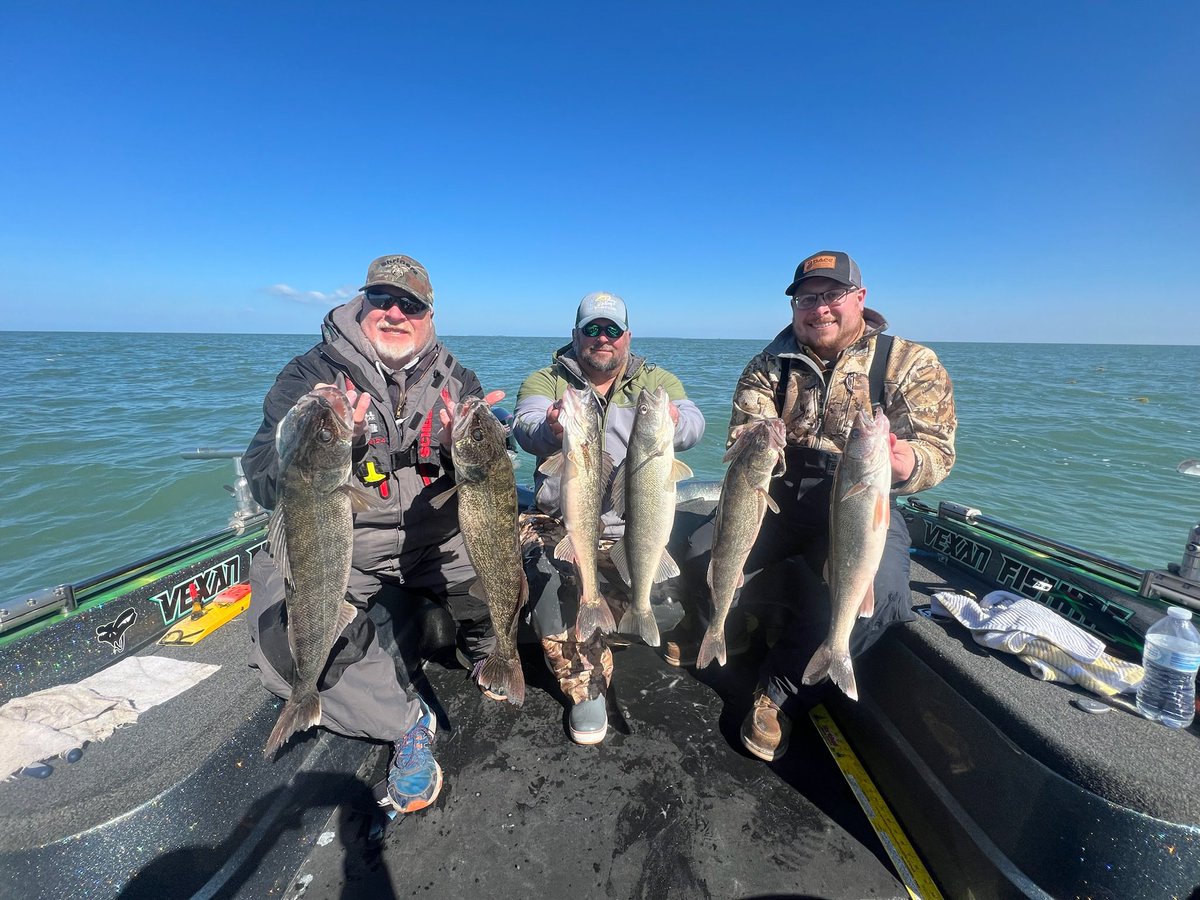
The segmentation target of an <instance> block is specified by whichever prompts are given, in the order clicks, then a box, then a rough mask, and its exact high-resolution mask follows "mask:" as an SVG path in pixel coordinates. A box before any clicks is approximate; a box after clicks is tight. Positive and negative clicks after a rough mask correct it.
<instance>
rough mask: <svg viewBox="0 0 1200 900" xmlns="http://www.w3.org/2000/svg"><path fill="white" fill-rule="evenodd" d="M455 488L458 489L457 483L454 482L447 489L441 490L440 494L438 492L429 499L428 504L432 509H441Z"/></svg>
mask: <svg viewBox="0 0 1200 900" xmlns="http://www.w3.org/2000/svg"><path fill="white" fill-rule="evenodd" d="M457 490H458V485H457V484H456V485H454V486H453V487H451V488H450V489H449V490H445V491H442V492H441V493H440V494H438V495H437V496H435V497H434V498H433V499H432V500H430V501H429V505H430V506H432V507H433V508H434V509H441V508H442V507H443V506H445V505H446V501H447V500H449V499H450V498H451V497H452V496H453V495H454V492H455V491H457Z"/></svg>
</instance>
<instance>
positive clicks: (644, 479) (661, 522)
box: [610, 387, 692, 647]
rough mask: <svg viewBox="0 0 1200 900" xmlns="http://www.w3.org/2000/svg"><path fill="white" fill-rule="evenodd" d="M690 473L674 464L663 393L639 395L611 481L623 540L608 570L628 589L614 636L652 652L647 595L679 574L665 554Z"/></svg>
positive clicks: (654, 639)
mask: <svg viewBox="0 0 1200 900" xmlns="http://www.w3.org/2000/svg"><path fill="white" fill-rule="evenodd" d="M691 475H692V470H691V469H690V468H688V467H687V465H685V464H684V463H682V462H680V461H679V460H677V459H676V458H675V423H674V422H673V421H672V419H671V400H670V398H668V397H667V392H666V389H665V388H662V387H659V388H658V389H657V390H655V391H654V392H653V393H651V392H650V391H647V390H645V389H643V390H642V391H641V393H640V394H639V395H638V400H637V410H636V411H635V413H634V418H633V430H632V432H631V433H630V435H629V450H628V453H627V455H626V457H625V460H624V461H623V462H622V463H621V465H620V466H619V467H618V468H617V471H616V474H615V475H614V477H613V486H612V507H613V512H615V513H616V514H617V515H618V516H620V517H621V518H622V519H624V520H625V535H624V537H622V538H621V540H619V541H618V542H617V543H616V544H614V545H613V548H612V553H611V554H610V556H611V559H612V561H613V565H615V566H616V567H617V570H618V571H619V572H620V573H621V577H622V578H624V579H625V583H626V584H628V585H629V586H630V589H631V591H632V598H631V602H630V606H629V610H628V611H627V612H626V613H625V615H624V616H622V617H621V624H620V625H619V626H618V629H617V630H618V631H622V632H625V633H627V634H639V635H641V637H642V640H643V641H645V642H646V643H647V644H649V645H650V646H651V647H657V646H658V644H659V634H658V623H657V622H656V621H655V619H654V611H653V610H652V609H651V608H650V591H651V589H652V588H653V587H654V585H655V584H657V583H658V582H660V581H666V580H667V579H668V578H673V577H674V576H676V575H678V574H679V566H678V565H677V564H676V562H675V560H674V559H672V558H671V554H670V553H668V552H667V541H668V540H670V538H671V527H672V526H673V525H674V522H675V483H676V482H677V481H679V480H680V479H682V478H690V477H691Z"/></svg>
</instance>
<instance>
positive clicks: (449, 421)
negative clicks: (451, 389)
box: [438, 391, 504, 450]
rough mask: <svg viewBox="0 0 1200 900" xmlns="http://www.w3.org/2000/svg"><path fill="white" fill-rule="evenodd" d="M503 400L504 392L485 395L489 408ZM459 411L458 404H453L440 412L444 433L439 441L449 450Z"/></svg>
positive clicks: (489, 392) (490, 392)
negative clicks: (451, 434) (456, 414)
mask: <svg viewBox="0 0 1200 900" xmlns="http://www.w3.org/2000/svg"><path fill="white" fill-rule="evenodd" d="M503 399H504V391H488V392H487V393H486V394H484V395H483V402H484V403H486V404H487V405H488V406H495V405H496V404H497V403H499V402H500V401H501V400H503ZM457 411H458V406H457V404H451V406H450V407H446V406H443V407H442V408H441V409H439V410H438V418H439V419H440V420H441V423H442V433H441V435H439V437H438V440H439V441H440V442H441V445H442V446H443V447H445V448H446V449H447V450H448V449H450V433H451V431H453V429H454V415H455V413H456V412H457Z"/></svg>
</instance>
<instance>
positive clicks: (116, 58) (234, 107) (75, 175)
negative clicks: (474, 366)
mask: <svg viewBox="0 0 1200 900" xmlns="http://www.w3.org/2000/svg"><path fill="white" fill-rule="evenodd" d="M1197 46H1200V5H1198V4H1196V3H1195V2H1194V0H1187V2H1151V3H1146V4H1130V3H1117V2H1100V0H1095V2H1090V0H1089V2H1072V0H1063V2H1045V0H1040V2H1036V3H1027V2H1006V3H986V4H985V3H964V2H962V0H955V2H913V3H887V4H883V3H880V4H873V3H865V4H864V3H819V4H818V3H802V2H780V3H753V2H745V3H713V2H697V0H692V2H678V3H655V2H641V3H624V2H609V3H604V4H580V3H571V2H563V0H558V2H555V3H544V4H534V3H519V2H513V3H495V2H489V3H439V4H433V3H422V4H416V3H404V2H386V3H385V2H376V3H353V2H340V3H315V2H290V3H269V2H257V0H255V2H247V0H238V2H162V0H154V2H144V0H120V2H106V3H101V2H87V3H78V4H66V3H59V2H55V0H45V2H19V0H9V2H6V3H3V6H2V8H0V128H2V129H3V130H2V132H0V133H2V134H3V139H2V140H0V173H2V174H0V312H2V313H3V315H2V317H0V328H4V329H13V330H56V329H63V330H72V331H90V330H103V331H206V332H207V331H233V332H253V333H261V332H281V333H313V334H315V333H316V330H317V328H318V326H319V323H320V320H321V317H322V316H323V315H324V314H325V312H326V311H327V310H328V309H329V308H330V307H331V306H333V305H335V304H336V303H338V302H340V299H339V298H343V297H346V296H349V295H351V294H352V293H353V292H354V290H355V289H356V288H358V286H359V285H361V284H362V279H363V276H364V275H365V273H366V267H367V264H368V262H370V260H371V259H372V258H373V257H375V256H378V255H381V254H384V253H397V252H398V253H408V254H410V255H412V256H414V257H416V258H417V259H419V260H421V261H422V262H423V263H425V265H426V266H427V267H428V269H429V272H430V276H431V279H432V282H433V286H434V289H435V292H436V295H437V306H436V319H435V321H436V322H437V324H438V329H439V331H441V332H442V333H443V334H493V333H494V334H507V335H566V334H567V332H568V331H569V329H570V326H571V324H572V315H573V312H574V307H575V304H576V303H577V302H578V300H579V298H580V297H582V296H583V295H584V294H585V293H587V292H589V291H592V290H609V291H613V292H616V293H619V294H621V295H623V296H624V297H625V299H626V300H627V301H628V303H629V306H630V319H631V325H632V328H633V331H634V333H635V335H643V336H680V337H746V338H767V337H770V336H772V335H773V334H774V333H775V332H776V331H778V330H779V329H780V328H781V327H782V326H783V325H784V324H785V323H786V322H787V321H788V316H789V311H788V307H787V305H786V298H785V297H784V295H783V289H784V288H785V287H786V286H787V285H788V283H789V282H790V281H791V277H792V272H793V269H794V268H795V266H796V264H797V263H798V262H799V261H800V259H801V258H803V257H804V256H806V255H808V254H809V253H812V252H814V251H816V250H820V249H843V250H847V251H849V252H850V253H851V254H852V255H853V256H855V258H856V259H857V260H858V262H859V263H860V265H861V267H862V271H863V277H864V281H865V283H866V285H867V288H868V297H867V305H868V306H870V307H873V308H876V309H878V310H880V311H881V312H883V313H884V315H885V316H886V317H887V318H888V319H889V321H890V322H891V324H892V330H893V331H895V332H896V333H899V334H902V335H904V336H906V337H911V338H914V339H917V340H930V341H957V340H965V341H1067V342H1117V343H1176V344H1197V343H1200V310H1198V304H1197V299H1198V296H1197V295H1198V291H1197V287H1196V286H1197V284H1198V283H1200V102H1198V101H1200V66H1198V65H1197V62H1196V60H1197V49H1196V48H1197Z"/></svg>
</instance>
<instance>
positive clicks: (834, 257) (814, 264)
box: [784, 250, 862, 296]
mask: <svg viewBox="0 0 1200 900" xmlns="http://www.w3.org/2000/svg"><path fill="white" fill-rule="evenodd" d="M805 278H832V279H833V280H834V281H839V282H841V283H842V284H844V285H847V286H848V287H852V288H860V287H862V273H861V272H859V271H858V263H856V262H855V261H854V260H852V259H851V258H850V255H849V254H848V253H843V252H842V251H841V250H821V251H820V252H819V253H814V254H813V255H812V256H810V257H809V258H808V259H806V260H804V261H803V262H802V263H800V265H798V266H796V277H795V279H793V281H792V283H791V284H789V285H788V288H787V290H786V291H784V293H785V294H787V295H788V296H791V295H793V294H795V293H796V289H797V288H798V287H800V282H802V281H803V280H804V279H805Z"/></svg>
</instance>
